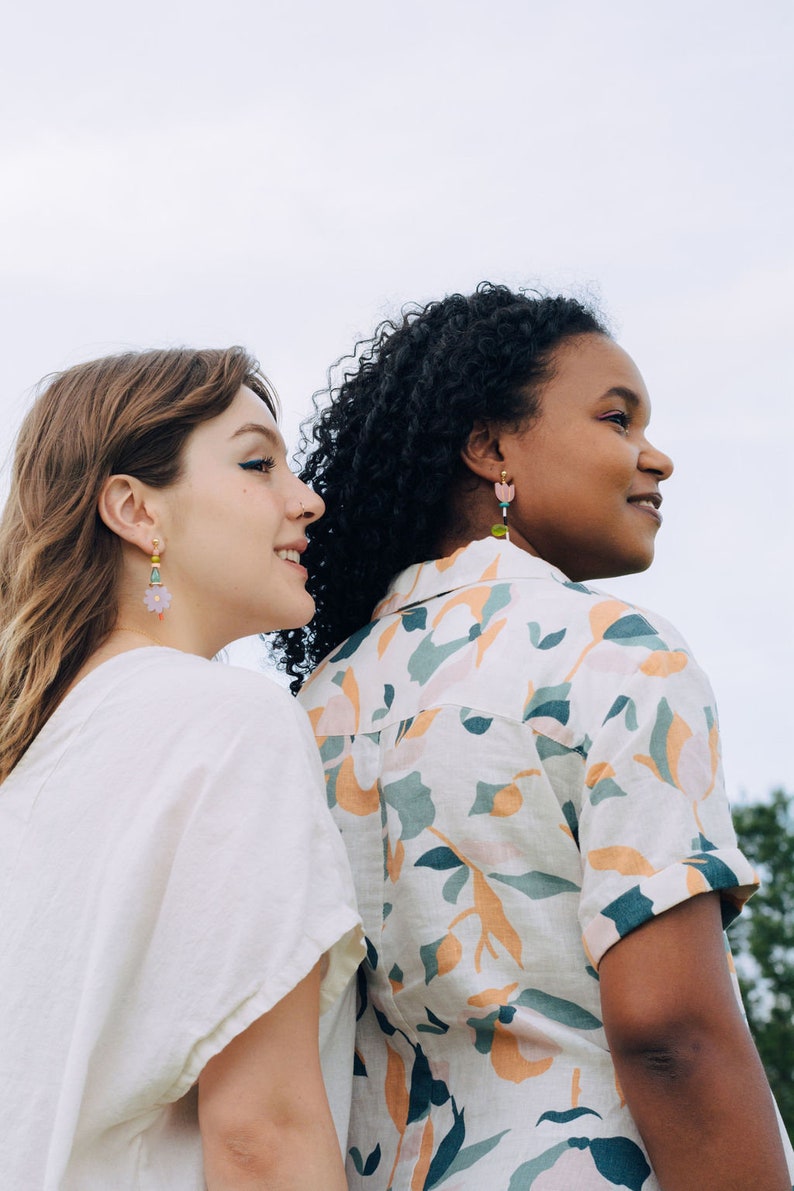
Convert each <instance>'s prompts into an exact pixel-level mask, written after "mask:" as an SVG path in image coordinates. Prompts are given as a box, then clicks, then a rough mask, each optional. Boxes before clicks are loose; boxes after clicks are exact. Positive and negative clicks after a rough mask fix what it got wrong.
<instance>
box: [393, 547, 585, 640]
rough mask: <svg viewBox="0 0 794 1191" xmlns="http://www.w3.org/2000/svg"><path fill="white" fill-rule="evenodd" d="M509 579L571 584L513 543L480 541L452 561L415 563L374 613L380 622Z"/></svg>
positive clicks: (558, 572) (401, 574) (449, 559)
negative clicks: (464, 589) (459, 592)
mask: <svg viewBox="0 0 794 1191" xmlns="http://www.w3.org/2000/svg"><path fill="white" fill-rule="evenodd" d="M510 579H555V580H556V581H557V582H558V583H568V582H569V579H568V578H567V576H566V575H564V574H563V573H562V571H560V570H558V569H557V567H553V566H552V565H551V564H550V563H548V562H545V561H544V560H543V559H542V558H536V557H535V555H534V554H528V553H527V552H526V550H520V549H519V548H518V546H514V545H513V544H512V543H511V542H505V541H504V540H501V541H500V540H498V539H497V538H492V537H487V538H481V539H480V540H479V541H476V542H469V544H468V546H462V547H461V548H460V550H456V551H455V553H454V554H451V555H450V556H449V558H436V559H434V560H433V561H431V562H420V563H415V564H414V565H413V566H411V567H408V568H407V569H406V570H404V571H401V572H400V574H399V575H397V576H396V578H394V579H393V580H392V582H391V583H390V585H389V589H388V591H387V592H386V596H385V598H384V599H383V600H382V602H381V603H380V604H378V606H377V608H376V609H375V611H374V612H373V614H372V619H373V620H377V619H379V618H380V617H382V616H388V615H390V613H392V612H400V611H402V610H403V609H406V608H410V607H412V606H413V605H414V604H422V603H424V602H425V601H426V600H431V599H434V598H435V597H436V596H440V595H446V594H447V593H448V592H450V591H455V590H456V589H457V588H459V587H470V586H472V585H473V584H477V583H492V582H496V581H506V580H510Z"/></svg>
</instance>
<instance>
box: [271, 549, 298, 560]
mask: <svg viewBox="0 0 794 1191" xmlns="http://www.w3.org/2000/svg"><path fill="white" fill-rule="evenodd" d="M276 554H277V555H278V557H279V558H283V559H284V561H285V562H300V560H301V556H300V554H298V551H297V550H277V551H276Z"/></svg>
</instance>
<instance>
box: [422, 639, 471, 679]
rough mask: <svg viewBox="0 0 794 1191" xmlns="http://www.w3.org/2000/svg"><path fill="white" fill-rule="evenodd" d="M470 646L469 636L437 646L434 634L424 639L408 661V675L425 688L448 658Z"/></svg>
mask: <svg viewBox="0 0 794 1191" xmlns="http://www.w3.org/2000/svg"><path fill="white" fill-rule="evenodd" d="M468 644H469V638H468V636H466V637H459V638H458V639H457V640H456V641H447V642H446V644H445V645H435V644H434V643H433V634H432V633H430V634H428V636H427V637H422V639H421V641H420V642H419V644H418V645H417V647H416V649H415V650H414V651H413V653H412V654H411V656H410V657H409V659H408V674H409V677H410V678H411V681H412V682H418V683H419V685H420V686H424V684H425V683H426V682H427V681H428V679H430V678H432V677H433V675H434V674H435V672H436V670H437V669H438V668H439V666H443V664H444V662H445V661H446V660H447V658H449V657H452V655H453V653H457V652H458V650H460V649H463V647H464V646H466V645H468Z"/></svg>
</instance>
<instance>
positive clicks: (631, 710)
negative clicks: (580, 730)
mask: <svg viewBox="0 0 794 1191" xmlns="http://www.w3.org/2000/svg"><path fill="white" fill-rule="evenodd" d="M624 710H625V712H626V727H627V728H628V730H629V732H636V731H637V728H638V726H639V725H638V723H637V706H636V704H635V702H634V700H633V699H630V698H629V697H628V695H618V697H617V699H616V700H615V702H614V703H613V704H612V706H611V707H610V709H609V711H608V712H607V713H606V716H605V717H604V723H605V724H606V723H607V721H608V720H611V719H612V718H613V717H614V716H616V715H620V713H621V712H622V711H624Z"/></svg>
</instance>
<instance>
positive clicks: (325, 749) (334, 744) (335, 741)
mask: <svg viewBox="0 0 794 1191" xmlns="http://www.w3.org/2000/svg"><path fill="white" fill-rule="evenodd" d="M344 747H345V738H344V736H326V737H325V739H324V740H323V742H322V744H321V745H320V756H321V758H322V760H323V761H325V762H328V761H334V760H335V759H336V758H337V757H338V756H339V754H340V753H341V752H342V750H343V749H344Z"/></svg>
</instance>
